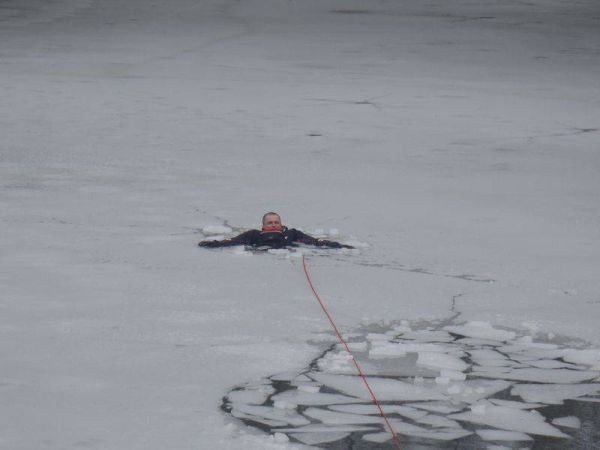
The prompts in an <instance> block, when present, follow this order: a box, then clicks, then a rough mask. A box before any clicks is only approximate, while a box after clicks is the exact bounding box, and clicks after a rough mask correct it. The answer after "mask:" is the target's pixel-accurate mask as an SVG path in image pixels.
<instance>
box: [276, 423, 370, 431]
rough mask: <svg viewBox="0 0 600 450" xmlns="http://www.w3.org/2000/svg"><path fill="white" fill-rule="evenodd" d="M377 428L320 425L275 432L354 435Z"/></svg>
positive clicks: (280, 429) (283, 429)
mask: <svg viewBox="0 0 600 450" xmlns="http://www.w3.org/2000/svg"><path fill="white" fill-rule="evenodd" d="M379 429H380V428H379V427H377V428H376V427H372V426H371V427H368V426H367V427H365V426H360V425H321V424H310V425H306V426H304V427H298V428H279V429H277V431H279V432H281V433H337V432H340V433H342V432H348V433H354V432H356V431H377V430H379Z"/></svg>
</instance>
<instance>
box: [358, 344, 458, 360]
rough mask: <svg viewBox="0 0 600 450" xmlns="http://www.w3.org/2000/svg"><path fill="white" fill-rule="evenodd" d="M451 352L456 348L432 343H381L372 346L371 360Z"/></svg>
mask: <svg viewBox="0 0 600 450" xmlns="http://www.w3.org/2000/svg"><path fill="white" fill-rule="evenodd" d="M450 350H456V348H449V347H448V346H445V345H440V344H431V343H422V344H420V343H404V342H381V343H378V345H372V347H371V350H370V351H369V358H393V357H402V356H406V354H407V353H423V352H435V353H447V352H449V351H450Z"/></svg>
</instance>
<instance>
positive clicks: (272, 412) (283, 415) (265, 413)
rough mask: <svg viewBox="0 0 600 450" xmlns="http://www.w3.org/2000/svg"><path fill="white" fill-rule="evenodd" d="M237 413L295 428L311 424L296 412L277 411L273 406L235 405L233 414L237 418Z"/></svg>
mask: <svg viewBox="0 0 600 450" xmlns="http://www.w3.org/2000/svg"><path fill="white" fill-rule="evenodd" d="M237 413H242V414H248V415H251V416H256V417H259V418H264V419H268V420H276V421H281V422H285V423H287V424H290V425H294V426H300V425H308V424H309V423H310V421H309V420H308V419H306V418H305V417H302V416H301V415H300V414H298V413H296V412H295V411H290V410H285V409H277V408H273V407H271V406H254V405H234V407H233V409H232V411H231V414H232V415H234V416H236V414H237ZM236 417H237V416H236Z"/></svg>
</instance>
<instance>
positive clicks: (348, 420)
mask: <svg viewBox="0 0 600 450" xmlns="http://www.w3.org/2000/svg"><path fill="white" fill-rule="evenodd" d="M304 415H305V416H307V417H310V418H312V419H316V420H319V421H321V422H322V423H324V424H326V425H368V424H382V423H383V417H379V416H369V415H361V414H351V413H342V412H337V411H330V410H327V409H321V408H308V409H306V410H305V411H304Z"/></svg>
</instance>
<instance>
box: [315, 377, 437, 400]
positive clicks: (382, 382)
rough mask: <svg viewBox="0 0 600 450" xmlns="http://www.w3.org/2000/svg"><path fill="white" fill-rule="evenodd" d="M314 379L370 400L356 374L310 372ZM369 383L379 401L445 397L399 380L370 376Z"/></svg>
mask: <svg viewBox="0 0 600 450" xmlns="http://www.w3.org/2000/svg"><path fill="white" fill-rule="evenodd" d="M309 376H310V377H312V378H314V379H315V381H318V382H319V383H323V384H324V385H326V386H329V387H331V388H333V389H336V390H338V391H341V392H343V393H345V394H348V395H351V396H354V397H358V398H360V399H365V400H371V396H370V395H369V392H368V391H367V389H366V387H365V385H364V383H363V381H362V380H361V378H360V377H358V376H348V375H331V374H325V373H318V372H312V373H310V374H309ZM368 381H369V384H370V385H371V388H372V389H373V391H374V392H375V395H377V398H378V399H379V400H381V401H386V400H387V401H394V400H395V401H414V400H445V399H446V398H447V397H446V396H445V395H443V394H441V393H439V392H436V391H435V390H433V389H429V388H426V387H423V386H418V385H414V384H410V383H405V382H403V381H399V380H391V379H387V378H376V377H370V378H369V380H368Z"/></svg>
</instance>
